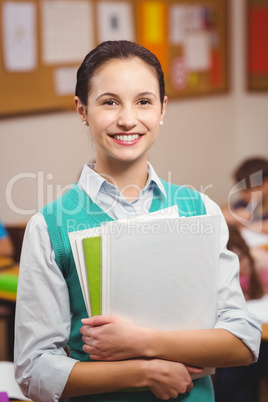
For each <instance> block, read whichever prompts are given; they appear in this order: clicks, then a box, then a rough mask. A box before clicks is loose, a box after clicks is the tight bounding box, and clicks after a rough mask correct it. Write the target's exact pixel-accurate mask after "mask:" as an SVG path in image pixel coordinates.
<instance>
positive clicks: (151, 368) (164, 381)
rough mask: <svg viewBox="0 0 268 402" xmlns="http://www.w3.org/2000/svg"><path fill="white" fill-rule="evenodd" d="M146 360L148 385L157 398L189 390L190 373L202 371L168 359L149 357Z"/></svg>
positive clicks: (190, 383) (173, 395)
mask: <svg viewBox="0 0 268 402" xmlns="http://www.w3.org/2000/svg"><path fill="white" fill-rule="evenodd" d="M147 362H148V363H147V364H148V374H147V377H148V386H149V388H150V390H151V391H152V393H153V394H154V395H155V396H156V397H157V398H159V399H163V400H168V399H170V398H177V396H178V395H179V394H184V393H185V392H190V391H191V389H192V388H193V382H192V379H191V376H190V374H197V373H201V372H202V371H203V369H199V368H195V367H190V366H185V365H184V364H181V363H177V362H172V361H169V360H161V359H149V360H148V361H147Z"/></svg>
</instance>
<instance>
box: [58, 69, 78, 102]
mask: <svg viewBox="0 0 268 402" xmlns="http://www.w3.org/2000/svg"><path fill="white" fill-rule="evenodd" d="M76 72H77V67H60V68H56V69H55V71H54V88H55V93H56V95H58V96H64V95H74V92H75V85H76Z"/></svg>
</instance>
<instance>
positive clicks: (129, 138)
mask: <svg viewBox="0 0 268 402" xmlns="http://www.w3.org/2000/svg"><path fill="white" fill-rule="evenodd" d="M140 136H141V135H140V134H128V135H126V134H123V135H121V134H115V135H111V137H113V138H114V139H116V140H117V141H125V142H131V141H136V140H137V139H138V138H139V137H140Z"/></svg>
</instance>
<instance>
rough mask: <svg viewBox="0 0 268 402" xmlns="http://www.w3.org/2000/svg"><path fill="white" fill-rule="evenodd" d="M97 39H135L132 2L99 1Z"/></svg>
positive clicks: (102, 40) (100, 40) (101, 40)
mask: <svg viewBox="0 0 268 402" xmlns="http://www.w3.org/2000/svg"><path fill="white" fill-rule="evenodd" d="M97 13H98V41H99V43H100V42H104V41H106V40H122V39H124V40H129V41H134V40H135V34H134V21H133V9H132V4H131V3H129V2H122V1H99V2H98V4H97Z"/></svg>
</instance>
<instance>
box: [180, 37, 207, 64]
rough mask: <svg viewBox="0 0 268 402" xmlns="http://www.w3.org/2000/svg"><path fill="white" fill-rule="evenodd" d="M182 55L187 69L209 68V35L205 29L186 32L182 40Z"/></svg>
mask: <svg viewBox="0 0 268 402" xmlns="http://www.w3.org/2000/svg"><path fill="white" fill-rule="evenodd" d="M184 52H185V53H184V56H185V60H186V64H187V68H188V70H189V71H207V70H209V69H210V68H211V58H210V36H209V33H207V32H205V31H203V32H202V31H200V32H196V33H191V34H188V35H187V36H186V38H185V40H184Z"/></svg>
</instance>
